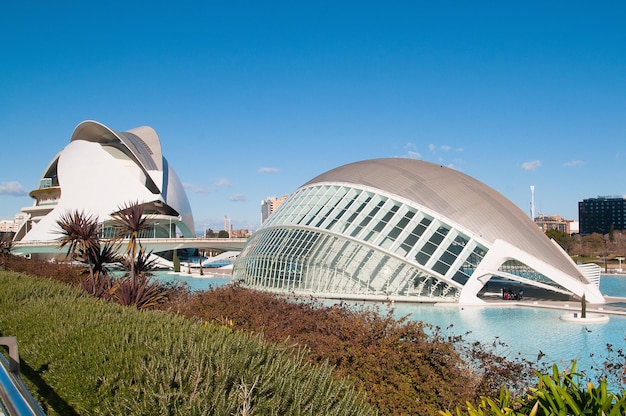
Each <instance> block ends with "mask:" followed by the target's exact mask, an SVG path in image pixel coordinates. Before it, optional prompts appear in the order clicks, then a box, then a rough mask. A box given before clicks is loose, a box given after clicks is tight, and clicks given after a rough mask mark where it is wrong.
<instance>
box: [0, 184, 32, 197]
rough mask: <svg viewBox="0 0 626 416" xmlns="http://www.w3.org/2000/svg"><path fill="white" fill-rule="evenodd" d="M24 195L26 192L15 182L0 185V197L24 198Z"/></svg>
mask: <svg viewBox="0 0 626 416" xmlns="http://www.w3.org/2000/svg"><path fill="white" fill-rule="evenodd" d="M26 194H28V191H26V189H24V187H23V186H22V184H21V183H19V182H17V181H9V182H2V183H0V195H11V196H24V195H26Z"/></svg>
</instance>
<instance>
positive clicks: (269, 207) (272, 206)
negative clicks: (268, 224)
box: [261, 195, 289, 224]
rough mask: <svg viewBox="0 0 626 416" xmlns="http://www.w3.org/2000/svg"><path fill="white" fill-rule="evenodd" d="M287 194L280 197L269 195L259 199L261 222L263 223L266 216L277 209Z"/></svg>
mask: <svg viewBox="0 0 626 416" xmlns="http://www.w3.org/2000/svg"><path fill="white" fill-rule="evenodd" d="M288 196H289V195H283V196H281V197H280V198H276V197H275V196H270V197H267V198H266V199H265V200H263V201H261V224H263V223H264V222H265V220H267V218H268V217H269V216H270V215H272V213H273V212H274V211H276V210H277V209H278V207H279V206H280V204H282V203H283V202H285V199H287V197H288Z"/></svg>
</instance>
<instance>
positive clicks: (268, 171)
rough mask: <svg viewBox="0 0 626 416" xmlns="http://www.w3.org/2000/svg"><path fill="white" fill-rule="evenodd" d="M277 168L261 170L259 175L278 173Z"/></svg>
mask: <svg viewBox="0 0 626 416" xmlns="http://www.w3.org/2000/svg"><path fill="white" fill-rule="evenodd" d="M278 172H279V170H278V169H277V168H259V173H278Z"/></svg>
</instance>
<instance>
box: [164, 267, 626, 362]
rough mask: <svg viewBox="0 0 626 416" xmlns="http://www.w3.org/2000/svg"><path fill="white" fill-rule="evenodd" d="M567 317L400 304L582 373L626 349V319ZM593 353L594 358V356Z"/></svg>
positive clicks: (201, 282) (611, 282) (200, 283)
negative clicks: (611, 348) (596, 321)
mask: <svg viewBox="0 0 626 416" xmlns="http://www.w3.org/2000/svg"><path fill="white" fill-rule="evenodd" d="M205 272H206V270H205ZM157 277H158V278H159V279H170V280H171V279H174V280H178V281H183V282H186V283H188V284H189V286H190V287H191V288H192V289H194V290H205V289H208V288H210V287H214V286H221V285H225V284H228V283H229V282H230V279H229V278H228V277H223V276H211V277H209V276H205V277H203V278H199V277H193V276H191V275H186V274H185V273H178V274H174V273H172V272H159V273H158V276H157ZM600 291H601V292H602V294H604V295H608V296H626V277H624V276H612V275H606V276H602V278H601V280H600ZM329 302H332V301H329ZM325 303H327V302H325ZM383 308H384V306H383ZM561 314H563V311H558V310H550V309H533V308H525V307H505V308H500V307H493V306H490V307H485V306H459V305H451V306H434V305H429V304H405V303H396V304H395V305H394V315H395V316H396V317H398V318H399V317H404V316H407V317H408V318H409V319H414V320H419V321H423V322H428V323H430V324H432V325H434V326H438V327H439V328H441V329H442V333H443V334H444V335H448V336H452V335H462V336H463V339H465V340H466V341H479V342H480V343H482V344H487V345H491V344H492V343H494V341H502V342H504V343H505V344H506V345H508V347H504V348H503V347H497V349H496V352H498V353H499V354H501V355H505V356H507V357H509V358H515V357H520V358H525V359H528V360H531V361H534V360H536V358H537V356H538V354H540V353H541V354H545V356H544V358H543V362H545V363H547V364H550V365H551V364H554V363H556V364H558V365H559V368H566V367H569V366H570V363H571V361H572V360H576V361H577V367H578V369H585V370H589V371H591V368H592V367H596V366H601V365H602V363H603V362H604V357H605V353H606V345H607V344H611V345H613V346H614V347H615V348H616V349H617V348H623V347H624V346H626V341H625V336H626V317H623V316H615V315H612V316H611V317H610V320H609V322H606V323H599V324H588V325H581V324H579V323H572V322H566V321H562V320H561V319H559V316H560V315H561ZM592 353H593V354H594V358H591V357H590V355H591V354H592Z"/></svg>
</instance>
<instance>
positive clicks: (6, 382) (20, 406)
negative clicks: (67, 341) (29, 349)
mask: <svg viewBox="0 0 626 416" xmlns="http://www.w3.org/2000/svg"><path fill="white" fill-rule="evenodd" d="M0 345H3V346H5V347H7V348H8V350H9V359H8V360H7V358H6V357H5V356H4V355H3V354H0V401H1V402H2V405H3V406H4V409H5V410H6V412H7V414H8V415H9V416H14V415H15V416H29V415H32V416H43V415H45V413H44V411H43V410H42V409H41V407H40V406H39V404H38V403H37V401H36V400H35V398H34V397H33V396H32V394H30V392H29V391H28V389H27V388H26V386H25V385H24V383H23V382H22V379H21V378H20V357H19V353H18V349H17V338H16V337H0Z"/></svg>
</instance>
